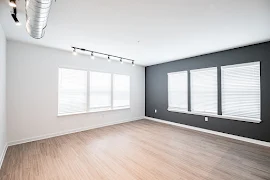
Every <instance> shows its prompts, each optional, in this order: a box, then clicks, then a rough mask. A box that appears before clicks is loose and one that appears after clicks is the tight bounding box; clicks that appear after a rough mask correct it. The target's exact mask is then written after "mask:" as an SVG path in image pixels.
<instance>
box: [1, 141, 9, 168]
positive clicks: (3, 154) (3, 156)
mask: <svg viewBox="0 0 270 180" xmlns="http://www.w3.org/2000/svg"><path fill="white" fill-rule="evenodd" d="M7 148H8V144H7V143H6V145H5V147H4V150H3V152H2V153H1V156H0V169H1V168H2V164H3V162H4V158H5V155H6V152H7Z"/></svg>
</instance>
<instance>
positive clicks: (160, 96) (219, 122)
mask: <svg viewBox="0 0 270 180" xmlns="http://www.w3.org/2000/svg"><path fill="white" fill-rule="evenodd" d="M254 61H260V62H261V119H262V122H261V123H259V124H256V123H249V122H241V121H234V120H227V119H219V118H212V117H209V121H208V122H205V121H204V117H203V116H199V115H190V114H183V113H177V112H169V111H168V110H167V108H168V89H167V85H168V82H167V73H169V72H175V71H183V70H192V69H199V68H207V67H220V66H224V65H232V64H239V63H247V62H254ZM145 107H146V110H145V114H146V116H148V117H153V118H158V119H163V120H167V121H171V122H176V123H181V124H186V125H190V126H195V127H200V128H204V129H209V130H214V131H219V132H224V133H229V134H234V135H239V136H243V137H249V138H253V139H257V140H262V141H267V142H270V42H267V43H262V44H257V45H252V46H247V47H242V48H238V49H233V50H228V51H222V52H217V53H213V54H208V55H203V56H197V57H193V58H187V59H182V60H178V61H173V62H168V63H164V64H158V65H153V66H149V67H146V99H145ZM155 109H157V113H155V112H154V110H155ZM219 111H220V109H219Z"/></svg>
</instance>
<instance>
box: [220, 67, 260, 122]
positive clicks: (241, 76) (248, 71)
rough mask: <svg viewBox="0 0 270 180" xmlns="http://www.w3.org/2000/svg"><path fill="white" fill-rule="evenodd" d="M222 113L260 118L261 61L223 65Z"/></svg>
mask: <svg viewBox="0 0 270 180" xmlns="http://www.w3.org/2000/svg"><path fill="white" fill-rule="evenodd" d="M221 85H222V115H225V116H234V117H242V118H250V119H256V120H260V118H261V114H260V108H261V107H260V62H254V63H245V64H238V65H230V66H223V67H221Z"/></svg>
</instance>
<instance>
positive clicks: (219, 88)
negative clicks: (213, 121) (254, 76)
mask: <svg viewBox="0 0 270 180" xmlns="http://www.w3.org/2000/svg"><path fill="white" fill-rule="evenodd" d="M252 63H259V64H260V82H261V72H262V69H261V62H260V61H253V62H244V63H237V64H232V65H223V66H222V65H219V66H215V67H208V68H217V114H212V113H203V112H196V111H192V110H191V107H190V108H189V107H188V111H182V110H178V109H177V108H169V104H168V109H167V110H168V111H170V112H177V113H183V114H190V115H197V116H205V117H213V118H219V119H226V120H235V121H242V122H251V123H261V122H262V114H261V113H260V116H261V117H260V119H254V118H246V117H236V116H228V115H222V114H219V108H220V109H221V112H222V101H223V100H222V72H220V73H219V71H221V67H224V66H231V67H232V66H236V67H237V66H241V64H252ZM200 69H207V67H206V68H198V69H190V70H182V71H187V72H188V74H189V75H188V76H189V78H188V94H189V95H188V106H191V74H190V72H191V71H194V70H200ZM179 72H181V71H179ZM171 73H177V72H171ZM167 74H169V73H167ZM167 85H168V87H167V88H169V84H167ZM168 90H169V89H168ZM261 95H262V90H261V83H260V110H261V100H262V97H261ZM168 101H169V96H168ZM189 103H190V104H189Z"/></svg>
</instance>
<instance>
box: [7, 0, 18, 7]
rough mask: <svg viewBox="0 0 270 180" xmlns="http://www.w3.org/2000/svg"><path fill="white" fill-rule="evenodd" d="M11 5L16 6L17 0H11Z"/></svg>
mask: <svg viewBox="0 0 270 180" xmlns="http://www.w3.org/2000/svg"><path fill="white" fill-rule="evenodd" d="M9 5H10V6H11V7H16V6H17V5H16V0H10V1H9Z"/></svg>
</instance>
